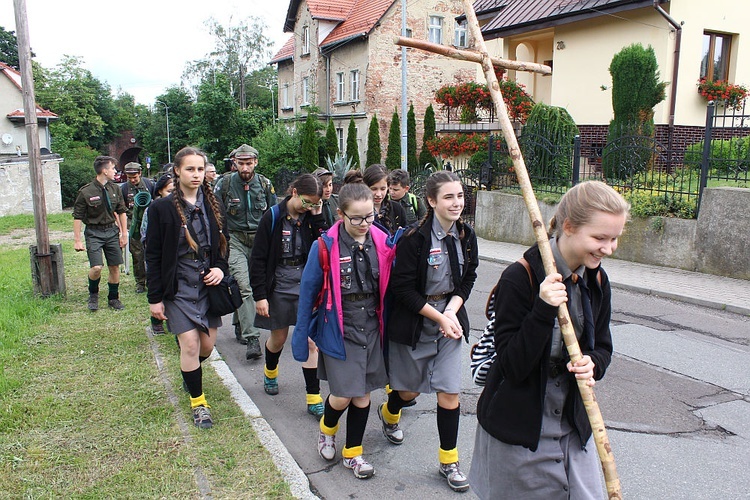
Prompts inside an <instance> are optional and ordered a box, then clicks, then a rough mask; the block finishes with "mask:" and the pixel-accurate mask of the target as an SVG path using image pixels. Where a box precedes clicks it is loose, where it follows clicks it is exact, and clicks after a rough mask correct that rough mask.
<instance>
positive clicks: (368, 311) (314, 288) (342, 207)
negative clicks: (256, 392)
mask: <svg viewBox="0 0 750 500" xmlns="http://www.w3.org/2000/svg"><path fill="white" fill-rule="evenodd" d="M338 214H339V217H340V220H339V221H337V222H336V223H334V225H333V227H331V229H329V230H328V232H327V233H326V234H325V235H324V236H323V238H322V240H318V241H317V242H315V243H313V246H312V249H311V250H310V257H309V258H308V261H307V265H306V266H305V272H304V274H303V275H302V293H301V294H300V299H299V313H298V315H297V326H296V327H295V328H294V336H293V337H292V350H293V351H292V352H293V353H294V358H295V359H296V360H298V361H305V360H306V359H307V357H308V350H307V343H308V342H309V339H310V338H312V339H313V340H314V341H315V343H316V344H317V346H318V349H320V352H321V357H320V364H319V366H318V373H319V374H320V377H321V378H322V379H325V380H328V386H329V388H330V392H331V393H330V395H329V396H328V398H327V399H326V403H325V414H324V415H323V418H322V419H321V420H320V436H319V439H318V453H319V454H320V456H321V457H323V458H324V459H325V460H333V459H334V458H335V456H336V442H335V436H336V431H337V430H338V427H339V419H340V418H341V416H342V415H343V413H344V412H345V411H347V417H346V426H347V433H346V446H345V447H344V449H343V450H342V451H341V455H342V456H343V462H344V466H345V467H347V468H348V469H351V470H352V471H353V472H354V476H355V477H357V478H359V479H367V478H369V477H372V475H373V474H374V473H375V469H374V468H373V466H372V465H370V464H369V463H368V462H367V461H366V460H365V459H364V458H363V457H362V455H363V449H362V437H363V435H364V432H365V426H366V425H367V416H368V413H369V410H370V392H371V391H372V390H373V389H378V388H381V387H383V386H384V385H385V383H386V382H387V376H386V371H385V359H384V357H383V333H384V328H383V312H384V311H383V304H384V298H385V292H386V288H387V285H388V278H389V276H390V271H391V264H392V262H393V256H394V251H393V246H392V244H391V243H390V241H389V238H388V233H387V232H385V231H383V230H381V229H379V228H378V227H376V226H374V225H372V224H373V222H374V220H375V214H374V211H373V202H372V193H371V192H370V190H369V189H368V188H367V186H365V185H364V184H361V183H357V184H345V185H344V186H343V187H342V188H341V191H340V192H339V208H338ZM321 241H322V245H321ZM321 290H322V292H321Z"/></svg>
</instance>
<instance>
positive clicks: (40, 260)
mask: <svg viewBox="0 0 750 500" xmlns="http://www.w3.org/2000/svg"><path fill="white" fill-rule="evenodd" d="M13 6H14V8H15V14H16V36H17V38H18V61H19V66H20V70H21V88H22V90H23V111H24V113H23V114H24V125H25V127H26V143H27V145H28V149H29V177H30V179H31V196H32V198H33V205H34V221H35V224H34V227H35V229H36V255H34V256H32V257H35V259H33V261H34V262H36V264H37V265H38V267H39V287H40V290H41V294H42V296H43V297H49V296H50V295H52V293H53V290H52V283H53V282H54V278H53V276H52V254H51V253H50V248H49V228H48V227H47V203H46V200H45V196H44V178H43V176H42V161H41V155H40V152H39V125H38V123H37V117H36V98H35V96H34V78H33V76H32V73H31V43H30V42H29V26H28V22H27V21H28V20H27V16H26V0H13Z"/></svg>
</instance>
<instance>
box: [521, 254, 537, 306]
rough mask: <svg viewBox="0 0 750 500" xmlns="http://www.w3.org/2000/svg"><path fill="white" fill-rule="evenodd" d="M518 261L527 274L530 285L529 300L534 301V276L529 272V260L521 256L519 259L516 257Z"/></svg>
mask: <svg viewBox="0 0 750 500" xmlns="http://www.w3.org/2000/svg"><path fill="white" fill-rule="evenodd" d="M518 263H519V264H521V265H522V266H523V267H524V268H525V269H526V274H528V275H529V284H530V285H531V302H534V276H533V275H532V274H531V266H530V265H529V261H527V260H526V259H525V258H523V257H521V258H520V259H518Z"/></svg>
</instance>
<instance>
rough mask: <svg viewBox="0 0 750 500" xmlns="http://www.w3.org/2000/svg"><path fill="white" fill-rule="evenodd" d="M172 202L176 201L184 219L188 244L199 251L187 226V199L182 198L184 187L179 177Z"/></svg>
mask: <svg viewBox="0 0 750 500" xmlns="http://www.w3.org/2000/svg"><path fill="white" fill-rule="evenodd" d="M172 202H173V203H174V208H175V210H177V214H178V215H179V216H180V220H181V221H182V227H183V228H184V229H185V239H186V240H187V242H188V245H190V248H192V249H193V252H196V253H197V252H198V244H197V243H196V242H195V240H194V239H193V237H192V236H191V235H190V231H189V230H188V227H187V219H186V218H185V211H184V210H183V207H184V206H185V201H184V199H183V198H182V189H181V188H180V182H179V180H178V178H177V177H175V179H174V191H172Z"/></svg>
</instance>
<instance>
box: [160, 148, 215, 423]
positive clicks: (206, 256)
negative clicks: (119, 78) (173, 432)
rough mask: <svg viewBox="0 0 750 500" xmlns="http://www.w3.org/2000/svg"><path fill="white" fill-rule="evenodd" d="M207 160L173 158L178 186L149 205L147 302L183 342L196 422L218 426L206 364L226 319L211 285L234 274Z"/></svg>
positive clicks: (195, 155) (187, 152)
mask: <svg viewBox="0 0 750 500" xmlns="http://www.w3.org/2000/svg"><path fill="white" fill-rule="evenodd" d="M206 163H207V158H206V155H205V153H203V152H202V151H201V150H199V149H196V148H192V147H185V148H183V149H181V150H180V151H179V152H178V153H177V154H176V155H175V158H174V176H175V177H174V190H173V191H172V193H171V194H170V195H168V196H167V197H165V198H159V199H158V200H155V201H154V202H153V203H152V204H151V206H150V207H149V223H148V229H147V233H146V240H147V241H148V245H147V246H146V263H147V264H148V265H147V277H148V302H149V305H150V309H151V315H152V316H154V317H155V318H156V319H157V320H166V321H167V324H168V326H169V330H170V331H171V332H172V333H174V334H175V335H176V336H177V342H178V344H179V346H180V370H181V371H182V379H183V381H184V382H185V387H187V390H188V392H189V393H190V406H191V409H192V412H193V422H194V423H195V425H196V426H197V427H199V428H201V429H208V428H210V427H212V426H213V420H212V419H211V413H210V411H209V408H210V407H209V405H208V403H207V402H206V397H205V395H204V394H203V376H202V371H201V363H202V362H203V360H205V359H207V358H208V356H209V355H210V354H211V351H212V350H213V348H214V344H215V343H216V333H217V328H218V327H219V326H221V318H220V317H218V316H214V315H212V314H211V313H210V312H209V310H208V289H207V288H206V287H209V286H216V285H218V284H219V283H220V282H221V280H222V278H224V276H225V275H226V274H227V273H228V272H229V271H228V269H229V265H228V263H227V239H226V237H225V236H224V235H225V234H226V217H225V216H224V210H223V208H222V206H221V205H220V203H219V201H218V200H217V199H216V198H215V197H214V195H213V192H212V191H211V188H210V187H209V185H208V183H207V182H206V179H205V170H206Z"/></svg>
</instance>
